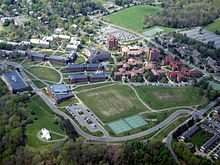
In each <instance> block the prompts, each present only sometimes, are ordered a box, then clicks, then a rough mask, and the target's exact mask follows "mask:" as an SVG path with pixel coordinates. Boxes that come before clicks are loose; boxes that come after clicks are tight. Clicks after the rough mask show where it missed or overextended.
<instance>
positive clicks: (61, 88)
mask: <svg viewBox="0 0 220 165" xmlns="http://www.w3.org/2000/svg"><path fill="white" fill-rule="evenodd" d="M48 88H49V90H50V91H51V92H52V94H53V95H54V97H55V98H56V99H57V100H61V99H63V98H66V97H70V96H73V93H72V91H71V89H70V86H68V85H66V84H54V85H50V86H48Z"/></svg>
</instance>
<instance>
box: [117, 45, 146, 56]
mask: <svg viewBox="0 0 220 165" xmlns="http://www.w3.org/2000/svg"><path fill="white" fill-rule="evenodd" d="M121 52H122V54H123V55H124V57H125V58H126V59H129V58H131V57H133V58H138V57H141V56H142V55H144V54H145V51H144V49H143V48H142V47H140V46H122V47H121Z"/></svg>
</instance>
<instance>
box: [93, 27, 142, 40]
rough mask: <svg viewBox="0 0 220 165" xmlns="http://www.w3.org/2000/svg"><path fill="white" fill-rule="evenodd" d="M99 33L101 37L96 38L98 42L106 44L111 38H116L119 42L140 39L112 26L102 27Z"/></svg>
mask: <svg viewBox="0 0 220 165" xmlns="http://www.w3.org/2000/svg"><path fill="white" fill-rule="evenodd" d="M99 33H100V35H99V36H98V37H95V40H96V41H97V42H106V41H107V38H108V37H109V36H114V37H116V38H117V39H118V41H119V42H122V41H128V40H135V39H138V37H136V36H135V35H131V34H129V33H127V32H124V31H121V30H119V29H116V28H113V27H111V26H108V27H102V28H101V29H100V30H99Z"/></svg>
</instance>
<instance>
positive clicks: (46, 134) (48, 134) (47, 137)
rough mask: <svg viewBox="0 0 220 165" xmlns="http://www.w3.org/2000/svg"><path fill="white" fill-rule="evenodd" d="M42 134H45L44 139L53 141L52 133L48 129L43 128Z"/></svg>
mask: <svg viewBox="0 0 220 165" xmlns="http://www.w3.org/2000/svg"><path fill="white" fill-rule="evenodd" d="M41 132H42V134H43V138H45V139H46V140H51V136H50V132H49V131H48V130H47V129H46V128H43V129H42V130H41Z"/></svg>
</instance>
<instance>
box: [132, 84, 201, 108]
mask: <svg viewBox="0 0 220 165" xmlns="http://www.w3.org/2000/svg"><path fill="white" fill-rule="evenodd" d="M134 88H135V89H136V91H137V92H138V94H139V96H140V97H141V99H142V100H143V101H144V102H145V103H146V104H148V105H149V106H150V107H151V108H153V109H163V108H170V107H176V106H186V105H197V104H201V101H202V96H200V95H199V89H198V88H195V87H191V86H188V87H176V88H175V87H159V86H140V87H135V86H134Z"/></svg>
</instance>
